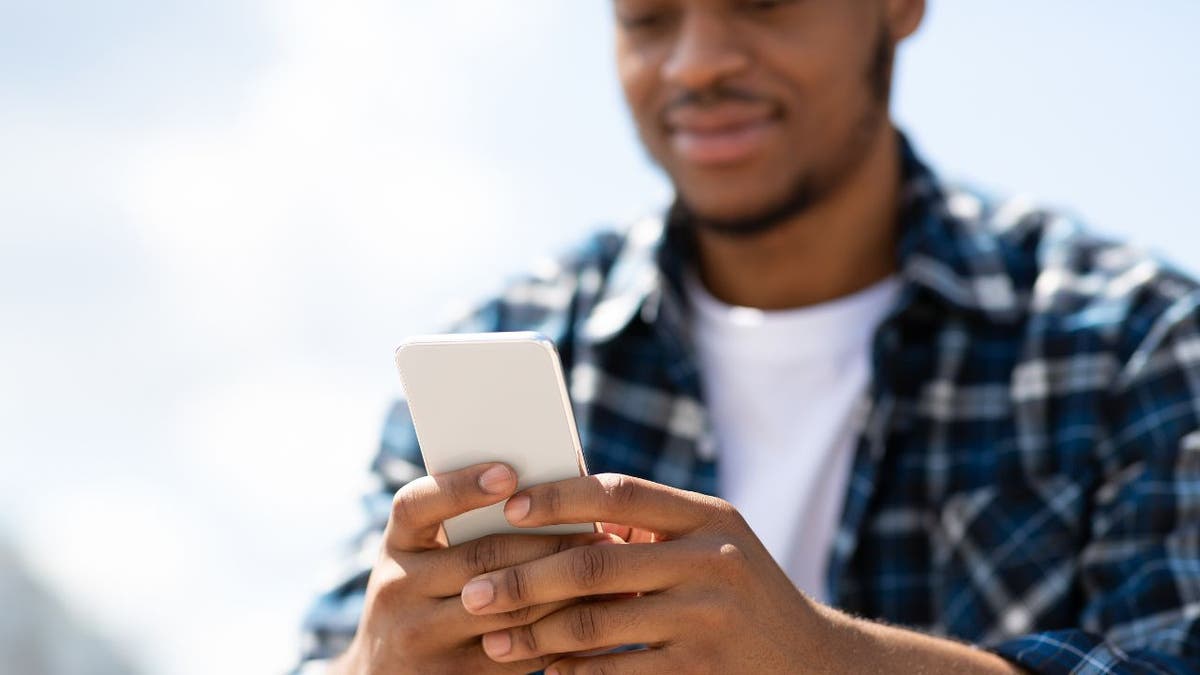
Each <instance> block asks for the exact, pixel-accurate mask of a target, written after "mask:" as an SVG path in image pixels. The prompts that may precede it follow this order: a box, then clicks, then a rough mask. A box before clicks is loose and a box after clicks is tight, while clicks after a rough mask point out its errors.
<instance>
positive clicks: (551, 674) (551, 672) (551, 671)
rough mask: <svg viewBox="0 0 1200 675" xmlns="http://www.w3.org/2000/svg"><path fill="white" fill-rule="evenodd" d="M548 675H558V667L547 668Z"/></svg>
mask: <svg viewBox="0 0 1200 675" xmlns="http://www.w3.org/2000/svg"><path fill="white" fill-rule="evenodd" d="M546 675H558V668H554V667H550V668H548V669H547V670H546Z"/></svg>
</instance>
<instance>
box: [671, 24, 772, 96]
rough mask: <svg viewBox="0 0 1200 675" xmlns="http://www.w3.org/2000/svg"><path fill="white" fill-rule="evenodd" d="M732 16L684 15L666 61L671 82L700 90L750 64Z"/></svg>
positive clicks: (685, 87)
mask: <svg viewBox="0 0 1200 675" xmlns="http://www.w3.org/2000/svg"><path fill="white" fill-rule="evenodd" d="M733 23H734V20H733V17H728V16H724V15H723V14H721V13H718V12H714V11H706V10H692V11H689V12H687V13H686V14H685V16H683V17H681V24H680V26H679V30H678V32H677V33H676V39H675V44H674V45H673V49H672V50H671V53H670V55H669V56H668V57H667V60H666V61H665V62H664V63H663V67H662V76H663V79H664V80H666V82H667V83H668V84H673V85H676V86H678V87H681V88H683V89H687V90H692V91H699V90H704V89H706V88H708V87H711V86H712V85H714V84H716V83H717V82H720V81H721V80H722V79H725V78H728V77H731V76H733V75H736V74H737V73H739V72H741V71H743V70H745V69H746V67H747V66H749V65H750V55H749V54H748V53H747V51H746V49H745V46H744V45H742V44H741V43H740V41H739V40H738V36H737V31H736V26H734V25H733Z"/></svg>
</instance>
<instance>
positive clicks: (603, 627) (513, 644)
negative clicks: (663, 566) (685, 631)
mask: <svg viewBox="0 0 1200 675" xmlns="http://www.w3.org/2000/svg"><path fill="white" fill-rule="evenodd" d="M674 604H675V601H674V600H673V599H671V598H669V597H667V596H665V595H647V596H643V597H640V598H631V599H628V600H612V601H605V602H579V603H575V604H572V605H570V606H568V607H565V608H563V609H560V610H559V611H557V612H554V613H553V614H550V615H549V616H547V617H545V618H543V619H541V620H540V621H535V622H534V623H532V624H529V625H525V626H517V627H515V628H510V629H508V630H502V631H497V632H494V633H488V634H487V635H484V636H483V640H482V642H483V650H484V652H486V653H487V655H488V656H489V657H491V658H492V660H494V661H498V662H500V663H507V662H509V661H524V660H526V659H531V658H537V657H539V656H546V655H549V654H565V653H568V652H583V651H589V650H593V649H598V648H601V647H610V646H612V645H626V644H658V643H663V642H667V641H668V640H670V639H671V638H673V637H674V636H675V633H676V631H677V630H678V616H677V613H676V612H673V611H672V607H673V606H674ZM618 672H623V671H618Z"/></svg>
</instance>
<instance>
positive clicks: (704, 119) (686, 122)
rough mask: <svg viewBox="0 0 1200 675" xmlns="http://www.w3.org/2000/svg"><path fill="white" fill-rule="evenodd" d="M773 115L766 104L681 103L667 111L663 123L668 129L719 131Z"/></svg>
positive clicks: (698, 131)
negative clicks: (681, 104)
mask: <svg viewBox="0 0 1200 675" xmlns="http://www.w3.org/2000/svg"><path fill="white" fill-rule="evenodd" d="M774 116H775V113H774V110H773V109H772V108H771V107H770V106H766V105H761V104H747V103H718V104H716V105H712V106H695V105H685V106H680V107H678V108H675V109H673V110H670V111H668V112H667V114H666V124H667V128H668V129H669V130H671V131H691V132H694V133H720V132H722V131H730V130H733V129H739V128H742V127H747V126H751V125H754V124H760V123H762V122H765V121H768V120H770V119H773V118H774Z"/></svg>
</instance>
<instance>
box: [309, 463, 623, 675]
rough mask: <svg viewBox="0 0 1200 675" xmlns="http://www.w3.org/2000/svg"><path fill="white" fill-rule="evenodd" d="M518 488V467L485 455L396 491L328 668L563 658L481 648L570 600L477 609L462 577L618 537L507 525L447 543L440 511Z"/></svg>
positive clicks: (520, 667) (423, 668)
mask: <svg viewBox="0 0 1200 675" xmlns="http://www.w3.org/2000/svg"><path fill="white" fill-rule="evenodd" d="M516 489H517V478H516V474H514V473H513V471H512V469H510V468H509V467H507V466H505V465H504V464H480V465H476V466H472V467H468V468H466V469H462V470H460V471H455V472H452V473H446V474H441V475H438V476H425V477H423V478H419V479H417V480H415V481H413V482H411V483H409V484H407V485H405V486H404V487H402V488H401V489H400V490H399V491H398V492H396V497H395V499H394V500H393V502H392V513H391V517H390V519H389V520H388V525H387V529H386V530H385V532H384V543H383V546H382V547H381V551H380V555H379V559H378V560H377V561H376V563H375V567H374V569H373V570H372V571H371V578H370V581H369V582H368V583H367V593H366V603H365V605H364V607H363V613H362V618H361V620H360V621H359V625H358V632H357V634H356V635H355V636H354V640H353V642H352V643H351V645H350V647H349V649H347V651H346V653H345V654H343V655H342V656H341V657H340V658H339V659H338V660H337V661H336V662H335V663H334V664H333V667H332V671H333V672H335V673H344V674H351V673H355V674H356V673H384V672H386V673H408V672H421V673H436V672H445V673H529V672H532V671H536V670H541V669H542V668H543V667H545V666H546V665H548V664H549V663H551V662H553V661H554V660H555V659H556V658H558V657H555V656H547V657H543V658H539V659H535V660H529V661H521V662H517V663H507V664H499V663H496V662H495V661H493V660H491V659H490V658H488V656H487V655H486V654H485V653H484V652H483V648H482V646H481V643H480V636H481V635H483V634H484V633H488V632H491V631H497V630H504V629H507V628H513V627H516V626H522V625H526V624H530V623H533V622H534V621H537V620H538V619H540V618H542V617H544V616H546V615H548V614H550V613H552V612H554V611H555V610H558V609H560V608H562V607H563V606H565V605H566V604H570V603H569V602H560V603H554V604H547V605H540V606H535V607H529V608H526V609H522V610H519V611H515V612H510V613H507V614H496V615H488V616H477V615H473V614H470V613H468V612H467V611H466V609H465V608H464V607H463V604H462V598H461V597H460V594H461V592H462V588H463V585H465V584H466V583H467V582H468V581H470V580H471V579H472V578H474V577H475V576H478V575H479V574H483V573H485V572H491V571H495V570H498V569H503V568H506V567H511V566H513V565H519V564H522V563H526V562H530V561H533V560H537V559H539V558H544V557H546V556H549V555H553V554H555V553H558V552H560V551H564V550H566V549H568V548H572V547H575V546H585V545H588V544H594V543H598V542H600V541H606V540H613V541H616V540H617V539H616V538H615V537H613V536H612V535H603V534H576V535H567V536H554V535H520V534H513V535H508V534H504V535H492V536H489V537H483V538H481V539H476V540H474V541H469V542H466V543H463V544H459V545H457V546H447V544H446V535H445V532H444V531H443V530H442V521H444V520H446V519H448V518H452V517H454V516H457V515H459V514H461V513H466V512H467V511H470V510H472V509H477V508H479V507H481V506H488V505H489V504H495V503H497V502H501V501H504V500H505V499H507V498H508V497H509V496H511V495H512V494H513V493H514V492H516Z"/></svg>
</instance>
